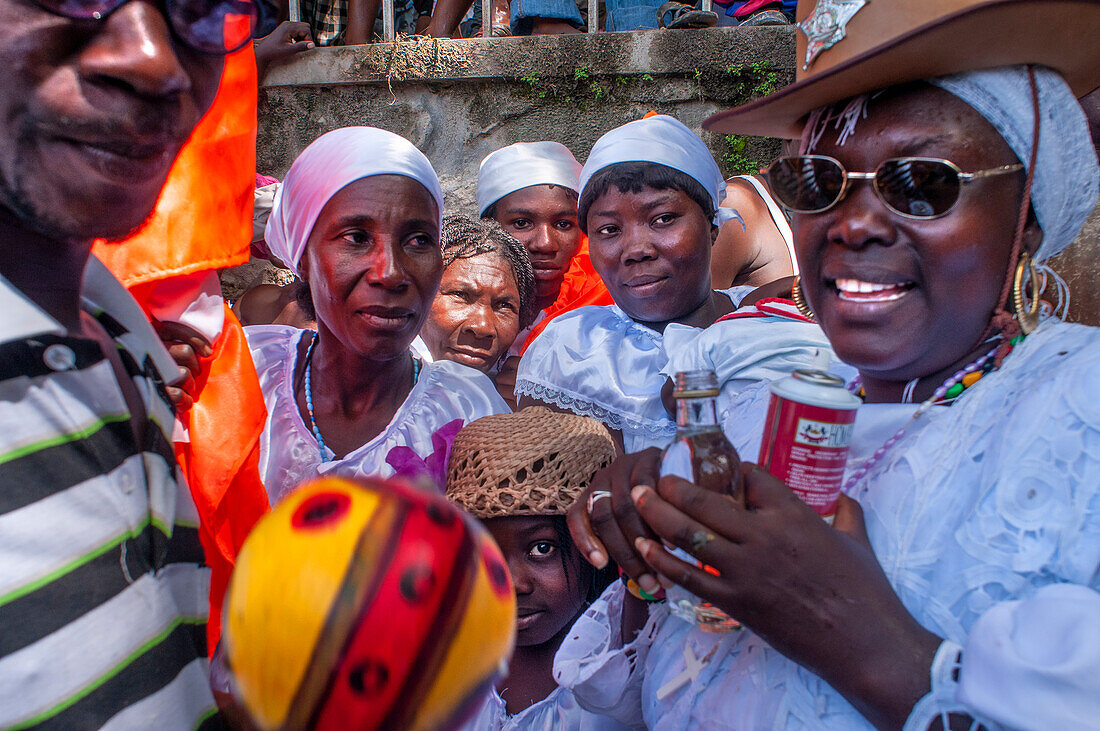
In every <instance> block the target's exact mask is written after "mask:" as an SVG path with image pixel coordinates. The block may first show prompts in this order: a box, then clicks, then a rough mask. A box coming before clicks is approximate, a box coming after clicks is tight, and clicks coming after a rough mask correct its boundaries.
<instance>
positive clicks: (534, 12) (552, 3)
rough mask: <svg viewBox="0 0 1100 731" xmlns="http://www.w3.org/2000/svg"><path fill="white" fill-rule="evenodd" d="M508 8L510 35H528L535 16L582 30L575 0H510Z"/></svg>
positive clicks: (581, 21) (582, 26) (582, 23)
mask: <svg viewBox="0 0 1100 731" xmlns="http://www.w3.org/2000/svg"><path fill="white" fill-rule="evenodd" d="M475 1H476V0H475ZM662 2H663V0H662ZM509 10H510V12H511V15H512V35H516V36H525V35H530V33H531V26H532V24H533V23H534V19H535V18H545V19H547V20H561V21H564V22H566V23H569V24H570V25H572V26H573V27H574V28H580V29H581V30H584V20H583V19H581V13H580V11H579V10H578V9H577V3H576V2H575V0H512V2H511V5H510V8H509Z"/></svg>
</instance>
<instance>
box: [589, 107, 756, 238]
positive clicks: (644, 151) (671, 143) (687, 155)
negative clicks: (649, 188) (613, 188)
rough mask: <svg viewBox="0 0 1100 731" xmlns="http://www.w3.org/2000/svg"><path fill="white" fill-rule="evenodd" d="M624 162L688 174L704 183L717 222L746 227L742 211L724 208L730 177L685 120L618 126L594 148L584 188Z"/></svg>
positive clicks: (647, 120)
mask: <svg viewBox="0 0 1100 731" xmlns="http://www.w3.org/2000/svg"><path fill="white" fill-rule="evenodd" d="M620 162H655V163H658V164H660V165H666V166H668V167H670V168H672V169H673V170H679V171H680V172H682V173H684V174H685V175H688V176H690V177H692V178H694V179H695V180H697V181H698V182H699V184H700V185H702V186H703V190H705V191H707V193H709V194H710V199H711V202H712V203H714V210H715V211H716V213H715V214H714V220H713V223H714V224H715V225H716V226H721V225H722V224H723V223H725V222H726V221H732V220H734V219H736V220H738V221H740V222H741V225H742V226H744V225H745V222H744V220H742V218H741V216H740V214H738V213H737V211H735V210H733V209H732V208H722V200H723V199H724V198H725V197H726V179H725V178H723V177H722V171H721V170H719V169H718V163H716V162H714V156H712V155H711V154H710V150H709V149H707V146H706V145H705V144H703V141H702V140H701V139H699V135H697V134H695V133H694V132H692V131H691V130H690V129H688V128H687V127H686V126H685V125H684V124H683V123H682V122H680V121H679V120H677V119H674V118H672V117H670V116H668V115H666V114H657V115H654V116H652V117H647V118H645V119H639V120H636V121H634V122H628V123H627V124H624V125H623V126H621V127H616V128H615V129H613V130H611V131H610V132H608V133H607V134H605V135H604V136H603V137H601V138H600V139H598V140H596V144H595V145H594V146H593V147H592V154H590V155H589V156H588V161H587V162H586V163H585V164H584V168H583V169H582V170H581V180H580V183H581V191H582V194H583V191H584V188H585V186H586V185H588V181H589V180H591V179H592V176H593V175H595V174H596V173H598V172H599V171H600V170H603V169H604V168H605V167H608V166H610V165H615V164H616V163H620Z"/></svg>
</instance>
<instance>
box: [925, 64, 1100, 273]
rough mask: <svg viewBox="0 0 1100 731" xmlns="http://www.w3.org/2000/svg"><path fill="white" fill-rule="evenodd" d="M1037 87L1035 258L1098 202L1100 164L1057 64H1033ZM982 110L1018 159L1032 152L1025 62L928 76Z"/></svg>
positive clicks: (1063, 242) (1055, 249)
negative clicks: (1038, 234)
mask: <svg viewBox="0 0 1100 731" xmlns="http://www.w3.org/2000/svg"><path fill="white" fill-rule="evenodd" d="M1035 82H1036V86H1037V87H1038V90H1039V115H1040V123H1039V155H1038V157H1037V159H1036V162H1035V175H1034V180H1033V182H1032V185H1031V205H1032V208H1033V209H1034V210H1035V218H1036V219H1037V220H1038V222H1039V226H1040V228H1042V229H1043V242H1042V244H1041V245H1040V246H1039V251H1038V252H1037V254H1036V256H1035V258H1036V260H1037V261H1040V262H1042V261H1046V260H1047V259H1049V258H1050V257H1052V256H1054V255H1056V254H1058V253H1059V252H1061V251H1062V249H1064V248H1066V247H1067V246H1069V245H1070V244H1071V243H1073V240H1074V239H1075V238H1076V237H1077V234H1078V233H1079V232H1080V231H1081V227H1082V226H1084V225H1085V220H1086V219H1087V218H1088V216H1089V213H1090V212H1091V211H1092V209H1093V207H1094V206H1095V205H1096V198H1097V195H1098V191H1100V168H1098V167H1097V162H1096V150H1095V149H1094V148H1093V145H1092V140H1091V138H1090V137H1089V127H1088V122H1087V121H1086V119H1085V113H1084V111H1082V109H1081V106H1080V105H1079V104H1078V103H1077V99H1076V98H1075V97H1074V96H1073V92H1072V91H1070V88H1069V86H1067V85H1066V82H1065V80H1063V79H1062V77H1061V75H1059V74H1058V73H1057V72H1055V71H1051V70H1050V69H1048V68H1045V67H1036V69H1035ZM928 83H930V84H932V85H933V86H938V87H940V88H941V89H943V90H945V91H947V92H949V93H951V94H953V95H955V96H957V97H958V98H959V99H962V100H963V101H964V102H966V103H967V104H969V105H970V106H971V107H973V108H974V110H975V111H977V112H978V114H980V115H982V116H983V117H985V118H986V120H987V121H988V122H989V123H990V124H991V125H993V127H994V128H995V129H996V130H997V131H998V132H999V133H1000V134H1001V137H1003V138H1004V139H1005V141H1006V142H1007V143H1008V146H1009V147H1011V148H1012V151H1013V152H1015V153H1016V157H1018V158H1019V159H1020V162H1022V163H1023V164H1024V165H1027V164H1028V162H1029V161H1030V160H1031V143H1032V127H1033V126H1034V123H1035V117H1034V114H1033V113H1032V102H1031V85H1030V84H1029V83H1028V79H1027V67H1026V66H1003V67H1000V68H995V69H983V70H981V71H968V72H966V73H961V74H953V75H951V76H941V77H939V78H934V79H928Z"/></svg>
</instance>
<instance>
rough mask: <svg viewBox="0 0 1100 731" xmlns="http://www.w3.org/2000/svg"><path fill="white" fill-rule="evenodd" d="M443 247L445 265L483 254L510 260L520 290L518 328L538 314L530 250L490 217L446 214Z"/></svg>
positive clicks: (529, 322)
mask: <svg viewBox="0 0 1100 731" xmlns="http://www.w3.org/2000/svg"><path fill="white" fill-rule="evenodd" d="M440 240H441V246H442V248H443V268H444V269H446V268H447V267H449V266H450V265H451V264H453V263H455V261H457V260H459V259H469V258H471V257H474V256H479V255H481V254H497V255H498V256H500V257H501V258H502V259H504V260H505V261H507V262H508V265H509V266H510V267H511V268H512V273H513V274H514V275H515V277H516V289H517V290H519V328H520V330H524V329H526V328H527V327H528V326H530V324H531V323H532V322H534V321H535V318H536V317H537V316H538V310H537V309H536V308H535V273H534V270H533V269H531V258H530V256H529V255H528V254H527V249H526V247H524V245H523V244H521V243H520V242H519V240H518V239H516V237H515V236H513V235H512V234H510V233H508V232H507V231H505V230H504V228H503V227H502V226H501V225H500V224H499V223H497V222H496V221H494V220H492V219H491V218H482V219H480V220H477V219H473V218H470V217H469V216H447V217H446V218H444V219H443V232H442V235H441V236H440Z"/></svg>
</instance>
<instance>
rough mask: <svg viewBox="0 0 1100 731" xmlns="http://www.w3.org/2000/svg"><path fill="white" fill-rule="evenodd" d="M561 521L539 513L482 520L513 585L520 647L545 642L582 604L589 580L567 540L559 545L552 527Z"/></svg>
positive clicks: (569, 621)
mask: <svg viewBox="0 0 1100 731" xmlns="http://www.w3.org/2000/svg"><path fill="white" fill-rule="evenodd" d="M561 521H562V518H560V517H557V518H556V517H552V516H541V515H533V516H514V517H507V518H487V519H485V520H483V521H482V523H483V524H484V525H485V527H486V528H487V529H488V530H489V533H491V534H492V536H493V539H494V540H495V541H496V542H497V545H498V546H500V550H501V552H502V553H503V554H504V560H505V561H507V562H508V570H509V571H510V572H511V574H512V583H513V584H515V587H516V614H517V619H516V645H517V646H519V647H531V646H534V645H541V644H544V643H546V642H548V641H550V640H551V639H553V638H554V637H556V636H557V635H558V634H560V633H561V632H562V630H564V629H568V627H569V626H571V625H572V623H573V621H574V620H575V619H576V618H577V616H578V615H579V614H580V613H581V611H583V609H584V605H585V597H586V595H587V594H588V585H587V582H583V581H582V580H581V561H582V559H581V557H580V554H579V553H578V552H577V551H576V550H575V549H574V547H573V545H572V544H571V543H566V544H564V545H563V542H562V539H561V537H560V535H559V530H558V527H557V525H558V523H560V522H561ZM560 533H561V534H564V535H566V536H568V533H567V532H566V531H564V530H562V531H560ZM566 540H568V539H566Z"/></svg>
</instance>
